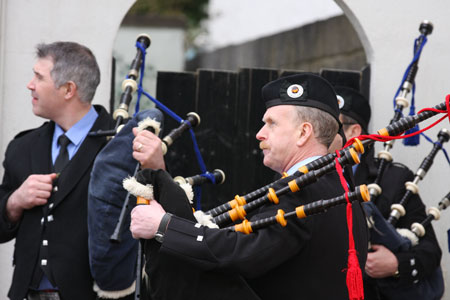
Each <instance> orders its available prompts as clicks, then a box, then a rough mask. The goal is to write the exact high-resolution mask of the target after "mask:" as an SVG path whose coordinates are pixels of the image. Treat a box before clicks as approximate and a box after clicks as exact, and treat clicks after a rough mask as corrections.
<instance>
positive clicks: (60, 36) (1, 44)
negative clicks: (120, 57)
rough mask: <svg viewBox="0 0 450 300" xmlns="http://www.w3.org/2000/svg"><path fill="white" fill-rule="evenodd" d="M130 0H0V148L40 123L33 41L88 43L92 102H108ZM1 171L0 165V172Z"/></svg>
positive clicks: (2, 295)
mask: <svg viewBox="0 0 450 300" xmlns="http://www.w3.org/2000/svg"><path fill="white" fill-rule="evenodd" d="M134 2H135V0H95V1H92V0H77V1H69V0H39V1H32V0H0V153H4V151H5V149H6V146H7V144H8V142H9V141H10V140H11V139H12V138H13V136H14V135H15V134H17V133H18V132H19V131H22V130H24V129H28V128H32V127H35V126H37V125H40V124H41V123H42V122H43V119H39V118H37V117H35V116H34V115H33V114H32V112H31V104H30V101H31V96H30V92H29V91H28V90H27V89H26V84H27V83H28V81H29V80H30V79H31V77H32V75H33V73H32V67H33V64H34V59H35V54H34V53H35V46H36V45H37V44H38V43H41V42H47V43H48V42H53V41H56V40H65V41H68V40H70V41H76V42H79V43H81V44H84V45H86V46H88V47H89V48H91V50H92V51H93V52H94V54H95V56H96V57H97V60H98V63H99V66H100V70H101V73H102V81H101V83H100V86H99V88H98V90H97V94H96V96H95V98H94V103H96V104H102V105H104V106H105V107H108V104H109V99H110V77H111V57H112V49H113V44H114V40H115V37H116V34H117V30H118V28H119V26H120V23H121V22H122V19H123V17H124V16H125V14H126V13H127V11H128V10H129V8H130V7H131V6H132V4H133V3H134ZM2 174H3V168H1V167H0V177H2ZM12 245H13V242H10V243H7V244H1V245H0V270H1V272H0V299H6V293H7V291H8V288H9V285H10V282H11V275H12V272H11V270H12V267H11V262H12Z"/></svg>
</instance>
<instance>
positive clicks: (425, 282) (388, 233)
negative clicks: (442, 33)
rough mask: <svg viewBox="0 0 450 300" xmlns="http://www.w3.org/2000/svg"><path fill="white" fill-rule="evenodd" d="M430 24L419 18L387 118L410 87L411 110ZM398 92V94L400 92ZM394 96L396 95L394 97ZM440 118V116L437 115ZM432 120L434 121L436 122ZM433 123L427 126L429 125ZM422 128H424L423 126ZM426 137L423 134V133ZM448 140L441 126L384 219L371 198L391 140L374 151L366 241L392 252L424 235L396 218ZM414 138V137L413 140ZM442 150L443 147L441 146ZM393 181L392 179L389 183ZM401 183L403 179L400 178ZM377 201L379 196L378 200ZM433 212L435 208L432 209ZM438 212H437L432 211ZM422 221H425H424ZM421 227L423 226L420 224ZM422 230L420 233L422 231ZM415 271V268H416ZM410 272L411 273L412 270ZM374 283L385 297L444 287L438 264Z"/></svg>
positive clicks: (436, 294)
mask: <svg viewBox="0 0 450 300" xmlns="http://www.w3.org/2000/svg"><path fill="white" fill-rule="evenodd" d="M432 29H433V27H432V24H431V23H429V22H423V23H422V24H421V26H420V28H419V30H420V31H421V36H420V37H419V38H418V39H416V41H415V47H414V59H413V62H412V63H411V64H410V65H409V66H408V68H407V70H406V72H405V75H404V78H403V81H402V85H401V86H400V88H399V90H398V91H397V94H396V98H395V100H396V101H395V102H396V106H395V114H394V118H393V119H392V120H391V123H392V122H395V120H397V119H399V118H400V117H401V116H402V109H403V107H407V106H408V105H409V103H408V102H407V100H406V95H407V94H408V93H409V92H410V91H411V90H412V91H413V95H412V105H411V110H410V115H412V114H413V112H414V87H415V86H414V77H415V74H416V72H417V69H418V67H417V64H418V59H419V56H420V52H421V50H422V48H423V45H424V43H425V42H426V35H428V34H430V33H431V32H432ZM399 93H400V94H401V95H400V96H398V95H399ZM397 96H398V97H397ZM448 98H449V96H447V97H446V108H447V110H449V105H448ZM441 120H442V119H441ZM437 123H438V122H436V123H435V124H437ZM435 124H432V125H431V126H429V127H427V128H426V129H429V128H431V127H432V126H434V125H435ZM426 129H425V130H426ZM425 130H420V131H419V130H418V125H415V126H414V127H413V128H410V129H408V130H406V132H405V137H406V138H405V139H404V140H403V141H404V144H405V145H413V144H414V143H413V142H405V141H407V140H408V138H412V140H414V139H415V137H417V138H418V137H419V135H418V134H419V133H420V134H422V135H423V133H422V132H423V131H425ZM425 137H426V136H425ZM448 140H449V132H448V130H446V129H442V130H441V131H440V132H439V134H438V141H437V142H435V143H434V145H433V149H432V150H431V152H430V153H429V154H428V155H427V156H426V157H425V158H424V159H423V161H422V163H421V165H420V167H419V169H418V170H417V171H416V173H415V176H414V179H413V181H407V182H405V187H406V191H405V193H404V195H403V196H402V197H401V198H400V201H399V203H394V204H392V206H391V211H390V215H389V217H388V219H385V217H384V216H383V214H382V213H381V212H380V211H379V209H378V207H377V206H375V203H374V201H376V200H377V198H378V197H379V196H380V195H381V194H382V188H381V186H380V184H381V182H382V178H383V174H384V172H385V170H386V168H388V166H389V165H390V164H391V162H392V155H391V154H390V153H389V150H390V149H391V148H392V146H393V143H392V142H393V141H388V142H385V149H384V150H383V151H380V152H379V153H378V169H377V173H376V179H375V181H374V182H373V183H372V184H369V185H368V187H369V192H370V194H371V202H369V203H364V205H363V207H364V209H365V211H366V213H367V215H368V220H369V224H370V225H371V226H372V228H371V230H370V241H371V243H372V244H382V245H384V246H385V247H386V248H388V249H389V250H390V251H391V252H393V253H400V252H405V251H411V248H412V247H414V246H416V245H417V244H418V243H419V239H420V238H421V237H423V236H424V235H425V230H423V231H422V230H421V229H422V228H420V223H414V224H415V225H411V230H408V229H406V228H396V227H395V226H396V225H397V222H398V220H399V219H400V217H402V216H404V215H405V214H406V213H407V212H406V209H405V206H406V204H407V202H408V201H409V199H410V198H411V197H412V195H415V194H418V192H419V188H418V185H417V184H418V182H419V181H420V180H422V179H423V178H424V176H425V175H426V173H427V172H428V171H429V169H430V167H431V165H432V164H433V160H434V157H435V155H436V153H437V152H438V151H439V150H440V149H443V148H442V144H443V143H445V142H447V141H448ZM417 143H418V141H417V139H416V142H415V144H417ZM443 151H444V152H445V150H444V149H443ZM391 184H392V185H394V183H391ZM402 184H403V182H402ZM379 201H381V200H379ZM433 212H436V210H433ZM436 215H438V214H436ZM431 218H432V217H431V216H428V217H427V218H426V219H427V220H429V221H427V222H426V223H425V224H427V225H428V224H429V223H430V222H431ZM424 222H425V221H424ZM423 229H424V228H423ZM422 233H423V234H422ZM416 273H417V270H416ZM413 276H415V275H414V274H413ZM376 284H377V285H378V286H379V289H380V292H381V293H382V294H383V295H384V297H387V298H386V299H440V297H441V296H442V294H443V291H444V283H443V276H442V271H441V268H440V266H438V267H437V268H436V269H435V270H434V271H433V272H432V274H431V275H429V276H427V277H425V278H422V279H420V280H416V282H414V284H411V285H404V286H402V285H399V284H398V281H396V280H395V279H392V278H383V279H377V280H376Z"/></svg>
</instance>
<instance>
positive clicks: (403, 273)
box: [381, 164, 442, 283]
mask: <svg viewBox="0 0 450 300" xmlns="http://www.w3.org/2000/svg"><path fill="white" fill-rule="evenodd" d="M390 171H391V175H392V176H395V177H397V178H398V180H400V181H401V183H399V184H392V185H386V187H385V188H384V189H388V190H389V189H390V190H393V191H386V195H388V196H389V197H391V199H388V201H389V203H399V202H400V200H401V199H402V197H403V196H404V195H405V193H406V188H405V185H404V183H405V182H407V181H413V179H414V174H413V173H412V172H411V171H410V170H409V169H408V168H406V167H405V166H403V165H401V164H394V168H392V169H391V170H390ZM387 179H389V178H387ZM394 189H395V190H394ZM383 192H384V191H383ZM381 200H385V199H381ZM405 210H406V215H405V216H403V217H401V218H400V219H399V221H398V223H397V226H396V227H397V228H406V229H409V230H410V229H411V225H412V224H413V223H415V222H417V223H420V222H422V221H423V220H425V218H426V212H425V205H424V203H423V201H422V199H421V198H420V196H419V195H418V194H413V195H412V196H411V197H410V198H409V199H408V201H407V203H406V205H405ZM385 213H386V215H385V216H386V217H388V216H389V213H390V209H389V210H387V211H386V212H385ZM395 255H396V257H397V259H398V262H399V275H400V276H399V280H400V282H401V283H413V282H417V280H421V279H423V278H425V277H428V276H430V275H431V274H432V273H433V272H434V271H435V270H436V268H437V267H438V266H439V265H440V261H441V256H442V252H441V249H440V247H439V243H438V241H437V239H436V235H435V233H434V230H433V226H432V225H429V226H428V227H427V228H426V233H425V235H424V236H423V237H421V238H420V239H419V243H418V244H417V245H416V246H414V247H411V248H410V249H409V250H408V251H402V252H398V253H395Z"/></svg>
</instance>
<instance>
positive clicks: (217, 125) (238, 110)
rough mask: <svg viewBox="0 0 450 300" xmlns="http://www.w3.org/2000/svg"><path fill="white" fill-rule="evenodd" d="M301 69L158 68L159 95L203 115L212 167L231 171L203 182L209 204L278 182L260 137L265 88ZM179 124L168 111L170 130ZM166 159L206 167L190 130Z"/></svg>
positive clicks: (178, 167) (191, 168)
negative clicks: (218, 180) (219, 182)
mask: <svg viewBox="0 0 450 300" xmlns="http://www.w3.org/2000/svg"><path fill="white" fill-rule="evenodd" d="M297 72H299V71H295V70H294V71H279V70H276V69H240V70H239V71H237V72H231V71H221V70H206V69H199V70H197V72H181V73H180V72H159V73H158V77H157V99H158V100H159V101H161V102H162V103H163V104H164V105H166V106H167V107H169V108H170V109H171V110H172V111H174V112H175V113H176V114H177V115H178V116H180V117H181V118H186V115H187V113H189V112H196V113H197V114H198V115H200V118H201V123H200V125H199V126H197V127H196V128H194V132H195V136H196V140H197V143H198V147H199V149H200V153H201V155H202V157H203V160H204V163H205V165H206V168H207V170H208V171H213V170H214V169H221V170H223V171H224V172H225V174H226V181H225V182H224V183H223V184H222V185H212V184H205V185H203V186H202V196H201V207H202V209H203V210H207V209H210V208H212V207H215V206H217V205H218V204H221V203H224V202H227V201H229V200H231V199H233V198H234V196H235V195H236V194H239V195H245V194H246V193H248V192H251V191H253V190H255V189H257V188H259V187H261V186H263V185H266V184H268V183H269V182H272V181H273V180H274V178H275V177H276V176H277V175H276V174H275V172H273V171H272V170H270V169H269V168H267V167H265V166H264V165H263V155H262V151H261V150H260V149H259V141H257V140H256V137H255V136H256V133H257V132H258V131H259V129H260V128H261V126H262V125H263V123H262V117H263V115H264V112H265V106H264V103H263V102H262V101H261V88H262V87H263V86H264V85H265V84H266V83H268V82H269V81H272V80H275V79H277V78H278V77H280V76H286V75H290V74H294V73H297ZM366 73H368V72H366ZM358 74H359V78H356V80H358V79H359V80H358V81H359V84H361V78H362V74H363V72H360V73H358ZM353 75H354V74H353ZM353 75H352V76H353ZM334 76H335V77H336V80H338V81H339V80H341V79H342V76H340V74H335V75H334ZM354 77H355V76H353V78H354ZM178 125H179V124H178V123H177V122H176V121H175V120H173V119H171V118H170V117H169V116H166V119H165V123H164V127H165V129H164V134H167V133H168V132H169V131H170V130H171V129H173V128H175V127H177V126H178ZM166 162H167V165H168V168H169V170H170V173H171V175H172V176H174V177H175V176H183V177H189V176H193V175H196V174H199V173H201V171H200V168H199V164H198V162H197V160H196V157H195V152H194V147H193V143H192V140H191V137H190V135H189V134H188V133H185V134H184V135H183V136H182V137H180V138H179V139H178V140H176V141H175V142H174V143H173V145H172V146H171V147H170V149H169V151H168V153H167V155H166Z"/></svg>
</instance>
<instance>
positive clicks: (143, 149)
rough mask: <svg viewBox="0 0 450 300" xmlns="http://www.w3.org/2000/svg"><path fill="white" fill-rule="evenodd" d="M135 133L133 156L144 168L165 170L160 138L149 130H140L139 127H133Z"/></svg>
mask: <svg viewBox="0 0 450 300" xmlns="http://www.w3.org/2000/svg"><path fill="white" fill-rule="evenodd" d="M133 134H134V136H135V138H134V140H133V158H134V159H136V160H137V161H138V162H139V163H140V164H141V166H142V168H143V169H154V170H157V169H163V170H165V169H166V165H165V163H164V158H163V157H164V155H163V152H162V147H161V143H162V142H161V140H160V138H159V137H157V136H156V135H155V134H153V133H152V132H150V131H148V130H143V131H141V132H138V130H137V128H133Z"/></svg>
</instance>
